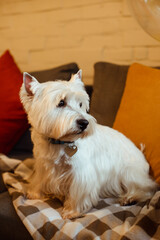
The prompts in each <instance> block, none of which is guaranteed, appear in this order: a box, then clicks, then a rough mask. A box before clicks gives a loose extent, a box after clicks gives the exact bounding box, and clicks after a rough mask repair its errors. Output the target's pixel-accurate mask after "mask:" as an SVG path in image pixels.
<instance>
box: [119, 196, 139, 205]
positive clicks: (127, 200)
mask: <svg viewBox="0 0 160 240" xmlns="http://www.w3.org/2000/svg"><path fill="white" fill-rule="evenodd" d="M136 203H137V201H136V200H135V198H133V197H130V198H129V197H122V198H120V199H119V204H120V205H121V206H130V205H134V204H136Z"/></svg>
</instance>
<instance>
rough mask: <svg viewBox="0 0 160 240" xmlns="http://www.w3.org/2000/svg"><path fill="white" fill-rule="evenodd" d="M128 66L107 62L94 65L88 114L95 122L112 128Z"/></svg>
mask: <svg viewBox="0 0 160 240" xmlns="http://www.w3.org/2000/svg"><path fill="white" fill-rule="evenodd" d="M128 68H129V66H121V65H117V64H112V63H107V62H97V63H96V64H95V65H94V71H95V73H94V85H93V93H92V100H91V110H90V113H91V114H92V115H93V116H94V117H95V118H96V119H97V122H98V123H100V124H103V125H107V126H110V127H112V126H113V122H114V119H115V116H116V113H117V111H118V108H119V105H120V101H121V97H122V95H123V90H124V87H125V82H126V77H127V72H128Z"/></svg>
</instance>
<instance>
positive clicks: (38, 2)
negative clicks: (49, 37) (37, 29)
mask: <svg viewBox="0 0 160 240" xmlns="http://www.w3.org/2000/svg"><path fill="white" fill-rule="evenodd" d="M61 7H62V1H61V0H58V1H57V0H47V3H46V1H44V0H34V1H24V0H19V1H14V0H10V1H9V2H8V3H7V4H5V5H4V6H3V14H17V13H21V14H22V13H31V12H39V11H42V12H44V11H51V10H54V9H58V8H61Z"/></svg>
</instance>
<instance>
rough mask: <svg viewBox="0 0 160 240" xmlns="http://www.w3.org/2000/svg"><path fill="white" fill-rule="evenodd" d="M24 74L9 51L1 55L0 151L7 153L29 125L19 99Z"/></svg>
mask: <svg viewBox="0 0 160 240" xmlns="http://www.w3.org/2000/svg"><path fill="white" fill-rule="evenodd" d="M22 79H23V77H22V74H21V72H20V70H19V68H18V67H17V65H16V63H15V62H14V59H13V57H12V56H11V54H10V52H9V51H6V52H5V53H4V54H3V55H2V56H1V57H0V152H1V153H5V154H7V153H8V152H9V151H10V150H11V149H12V147H13V146H14V144H15V143H16V142H17V141H18V139H19V138H20V137H21V135H22V134H23V133H24V132H25V131H26V129H27V127H28V123H27V118H26V114H25V112H24V110H23V107H22V104H21V102H20V99H19V90H20V87H21V84H22Z"/></svg>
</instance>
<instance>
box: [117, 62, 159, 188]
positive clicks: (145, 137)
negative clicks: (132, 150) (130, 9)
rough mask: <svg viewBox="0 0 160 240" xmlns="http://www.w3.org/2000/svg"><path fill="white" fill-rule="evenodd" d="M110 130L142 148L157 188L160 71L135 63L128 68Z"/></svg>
mask: <svg viewBox="0 0 160 240" xmlns="http://www.w3.org/2000/svg"><path fill="white" fill-rule="evenodd" d="M113 128H115V129H117V130H118V131H120V132H122V133H123V134H124V135H126V136H127V137H128V138H130V139H131V140H132V141H133V142H134V143H135V144H136V146H137V147H139V146H140V143H144V144H145V156H146V159H147V161H148V162H149V164H150V166H151V172H152V174H153V177H154V178H155V179H156V181H157V182H158V183H159V184H160V70H158V69H153V68H150V67H146V66H143V65H141V64H137V63H134V64H132V65H131V66H130V68H129V71H128V75H127V81H126V86H125V89H124V94H123V96H122V100H121V104H120V107H119V110H118V113H117V116H116V119H115V122H114V125H113Z"/></svg>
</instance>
